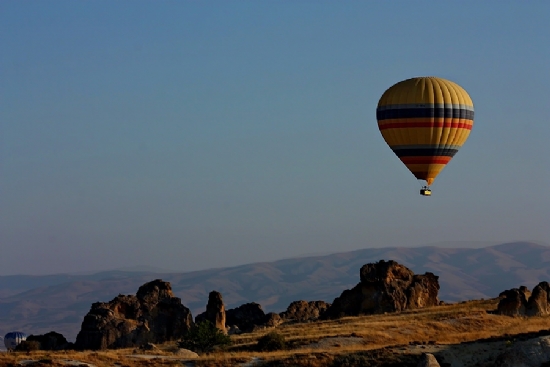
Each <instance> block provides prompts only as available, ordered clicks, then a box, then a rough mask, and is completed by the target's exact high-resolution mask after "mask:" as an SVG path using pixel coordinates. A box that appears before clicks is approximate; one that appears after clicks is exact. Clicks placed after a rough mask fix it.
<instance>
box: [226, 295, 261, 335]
mask: <svg viewBox="0 0 550 367" xmlns="http://www.w3.org/2000/svg"><path fill="white" fill-rule="evenodd" d="M225 316H226V325H229V326H237V327H238V328H239V330H241V331H242V332H250V331H252V330H253V329H254V327H255V326H258V325H263V324H264V322H265V319H266V316H265V312H264V310H263V309H262V306H261V305H260V304H258V303H255V302H251V303H245V304H244V305H241V306H239V307H237V308H232V309H230V310H227V311H226V312H225Z"/></svg>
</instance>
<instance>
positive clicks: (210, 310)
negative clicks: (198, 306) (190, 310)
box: [195, 291, 227, 333]
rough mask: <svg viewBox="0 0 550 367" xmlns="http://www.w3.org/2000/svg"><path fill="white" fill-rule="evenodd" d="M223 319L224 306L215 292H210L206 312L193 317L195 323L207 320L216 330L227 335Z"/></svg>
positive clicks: (218, 293) (218, 294)
mask: <svg viewBox="0 0 550 367" xmlns="http://www.w3.org/2000/svg"><path fill="white" fill-rule="evenodd" d="M225 319H226V317H225V306H224V304H223V299H222V294H221V293H220V292H216V291H212V292H210V294H209V295H208V304H207V305H206V311H205V312H203V313H201V314H200V315H197V317H195V322H196V323H199V322H201V321H204V320H208V321H210V322H211V323H212V324H213V325H214V326H216V327H217V328H218V329H220V330H221V331H223V332H224V333H227V331H226V329H225Z"/></svg>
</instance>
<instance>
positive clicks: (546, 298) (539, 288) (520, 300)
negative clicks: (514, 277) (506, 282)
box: [496, 282, 550, 316]
mask: <svg viewBox="0 0 550 367" xmlns="http://www.w3.org/2000/svg"><path fill="white" fill-rule="evenodd" d="M499 298H500V301H499V303H498V307H497V311H496V313H497V314H500V315H508V316H544V315H548V314H550V284H549V283H548V282H540V283H539V284H537V285H536V286H535V288H533V292H529V289H527V287H525V286H521V287H519V289H518V288H512V289H508V290H505V291H504V292H501V293H500V294H499Z"/></svg>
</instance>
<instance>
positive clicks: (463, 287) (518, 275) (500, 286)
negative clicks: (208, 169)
mask: <svg viewBox="0 0 550 367" xmlns="http://www.w3.org/2000/svg"><path fill="white" fill-rule="evenodd" d="M381 259H385V260H389V259H392V260H396V261H398V262H399V263H401V264H403V265H405V266H407V267H409V268H410V269H411V270H413V271H414V272H415V273H424V272H426V271H430V272H433V273H435V274H436V275H438V276H439V282H440V285H441V290H440V297H439V298H440V299H441V300H444V301H447V302H453V301H462V300H468V299H481V298H492V297H495V296H497V295H498V294H499V293H500V292H501V291H502V290H504V289H509V288H513V287H518V286H519V285H526V286H527V287H529V288H532V287H533V286H534V285H536V284H537V283H538V282H540V281H543V280H550V247H549V246H545V245H540V244H535V243H522V242H517V243H507V244H501V245H496V246H491V247H485V248H440V247H418V248H398V247H395V248H379V249H363V250H357V251H352V252H346V253H337V254H332V255H325V256H312V257H303V258H293V259H285V260H279V261H274V262H265V263H255V264H248V265H242V266H237V267H231V268H220V269H209V270H203V271H195V272H188V273H166V274H161V273H152V272H122V271H112V272H101V273H97V274H92V275H50V276H43V277H41V276H33V277H30V276H9V277H0V294H2V295H3V296H2V297H1V298H0V331H2V332H4V331H8V330H14V329H18V330H22V331H25V332H27V333H35V334H36V333H45V332H48V331H51V330H55V331H57V332H60V333H62V334H64V335H65V336H66V337H67V338H68V339H69V340H74V339H75V337H76V334H77V332H78V330H79V329H80V323H81V322H82V319H83V317H84V315H85V314H86V312H87V311H88V310H89V308H90V305H91V304H92V303H93V302H97V301H109V300H111V299H112V298H113V297H115V296H116V295H118V294H134V293H135V292H136V290H137V289H138V287H139V286H140V285H142V284H144V283H146V282H148V281H150V280H153V279H157V278H161V279H163V280H165V281H169V282H171V284H172V288H173V290H174V294H175V295H176V296H178V297H180V298H181V299H182V301H183V303H184V304H185V305H186V306H187V307H189V308H190V309H191V310H192V313H193V316H196V315H197V314H198V313H199V312H202V311H203V310H204V307H205V305H206V301H207V298H208V293H209V292H210V291H211V290H217V291H219V292H221V293H222V294H223V297H224V301H225V303H226V306H227V308H232V307H236V306H239V305H241V304H243V303H247V302H258V303H260V304H261V305H262V306H263V308H264V310H265V311H275V312H280V311H283V310H284V309H286V307H287V306H288V304H290V302H292V301H295V300H299V299H304V300H324V301H328V302H332V300H333V299H334V298H335V297H336V296H338V295H340V293H341V292H342V291H343V290H344V289H347V288H351V287H353V286H354V285H355V284H357V283H358V281H359V269H360V267H361V266H362V265H364V264H366V263H369V262H374V261H378V260H381Z"/></svg>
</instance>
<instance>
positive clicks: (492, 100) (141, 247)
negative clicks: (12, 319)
mask: <svg viewBox="0 0 550 367" xmlns="http://www.w3.org/2000/svg"><path fill="white" fill-rule="evenodd" d="M549 17H550V2H549V1H529V2H520V1H500V0H499V1H446V2H440V1H317V0H316V1H313V0H312V1H267V0H266V1H227V0H223V1H136V0H132V1H9V0H5V1H1V2H0V48H1V51H0V275H6V274H21V273H25V274H46V273H60V272H79V271H94V270H103V269H113V268H120V267H131V266H136V265H147V266H151V267H157V268H164V269H173V270H177V271H191V270H198V269H205V268H212V267H222V266H232V265H238V264H244V263H249V262H256V261H271V260H276V259H281V258H287V257H294V256H298V255H304V254H316V253H329V252H341V251H348V250H354V249H359V248H366V247H381V246H384V247H385V246H419V245H426V244H433V243H439V242H443V241H445V242H449V241H450V242H452V241H494V242H505V241H514V240H533V241H541V242H545V243H550V229H549V227H550V226H549V218H550V159H549V158H548V157H549V155H550V146H549V144H548V141H549V138H550V123H549V117H548V111H549V107H550V25H549V19H550V18H549ZM427 75H432V76H439V77H443V78H446V79H449V80H452V81H454V82H456V83H458V84H459V85H461V86H462V87H463V88H464V89H466V90H467V91H468V93H469V94H470V96H471V97H472V99H473V101H474V105H475V122H474V128H473V130H472V132H471V135H470V138H469V139H468V141H467V142H466V144H465V145H464V146H463V147H462V149H461V150H460V151H459V152H458V154H457V155H456V156H455V158H454V159H453V160H452V161H451V162H450V163H449V165H448V166H447V167H446V168H445V169H444V170H443V171H442V173H441V174H440V175H439V177H438V178H437V180H436V181H435V183H434V184H433V186H432V189H433V197H431V198H426V197H421V196H420V195H419V194H418V189H419V188H420V186H421V184H420V182H419V181H417V180H416V179H415V178H414V176H413V175H412V174H411V173H410V172H409V171H408V170H407V169H406V168H405V167H404V166H403V165H402V163H401V162H400V161H399V160H398V159H397V157H396V156H395V155H394V154H393V153H392V152H391V150H390V149H389V147H388V146H387V145H386V143H385V142H384V141H383V139H382V137H381V134H380V132H379V130H378V127H377V122H376V113H375V112H376V105H377V103H378V99H379V98H380V96H381V94H382V93H383V92H384V91H385V90H386V89H387V88H389V87H390V86H391V85H393V84H394V83H396V82H398V81H400V80H403V79H407V78H410V77H414V76H427Z"/></svg>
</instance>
